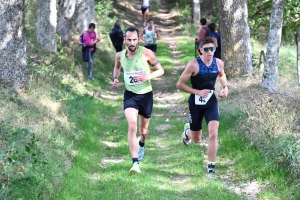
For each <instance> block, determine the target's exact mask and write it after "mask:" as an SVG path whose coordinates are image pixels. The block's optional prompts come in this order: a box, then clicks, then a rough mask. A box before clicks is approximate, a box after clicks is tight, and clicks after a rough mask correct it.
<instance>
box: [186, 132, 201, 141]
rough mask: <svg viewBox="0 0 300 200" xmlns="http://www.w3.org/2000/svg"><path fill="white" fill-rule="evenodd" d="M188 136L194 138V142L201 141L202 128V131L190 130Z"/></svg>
mask: <svg viewBox="0 0 300 200" xmlns="http://www.w3.org/2000/svg"><path fill="white" fill-rule="evenodd" d="M188 137H189V138H190V139H192V141H193V142H194V143H199V142H200V141H201V137H202V130H200V131H192V130H189V132H188Z"/></svg>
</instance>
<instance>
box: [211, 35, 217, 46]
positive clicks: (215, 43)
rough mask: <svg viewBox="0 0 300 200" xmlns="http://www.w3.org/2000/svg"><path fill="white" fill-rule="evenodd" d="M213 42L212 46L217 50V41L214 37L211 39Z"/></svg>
mask: <svg viewBox="0 0 300 200" xmlns="http://www.w3.org/2000/svg"><path fill="white" fill-rule="evenodd" d="M212 39H213V41H214V45H215V47H216V48H217V47H218V41H217V39H216V38H215V37H212Z"/></svg>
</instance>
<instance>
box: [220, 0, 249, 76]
mask: <svg viewBox="0 0 300 200" xmlns="http://www.w3.org/2000/svg"><path fill="white" fill-rule="evenodd" d="M219 14H220V15H219V21H220V27H219V31H220V33H221V43H222V60H223V61H224V62H225V71H226V73H227V74H228V76H231V77H233V76H240V75H242V74H246V73H252V72H253V68H252V60H251V57H252V49H251V44H250V29H249V25H248V8H247V0H235V1H234V2H233V1H232V0H219Z"/></svg>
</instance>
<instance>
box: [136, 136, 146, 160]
mask: <svg viewBox="0 0 300 200" xmlns="http://www.w3.org/2000/svg"><path fill="white" fill-rule="evenodd" d="M140 140H141V137H138V138H137V141H138V159H139V161H140V160H143V158H144V154H145V147H141V146H140Z"/></svg>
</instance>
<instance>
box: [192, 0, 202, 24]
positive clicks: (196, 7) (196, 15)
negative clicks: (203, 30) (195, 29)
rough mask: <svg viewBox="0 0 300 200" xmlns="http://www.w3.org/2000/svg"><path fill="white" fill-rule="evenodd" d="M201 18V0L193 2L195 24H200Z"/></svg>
mask: <svg viewBox="0 0 300 200" xmlns="http://www.w3.org/2000/svg"><path fill="white" fill-rule="evenodd" d="M200 18H201V14H200V0H193V23H194V24H199V23H200Z"/></svg>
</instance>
